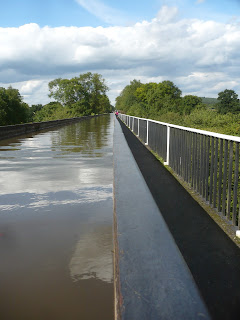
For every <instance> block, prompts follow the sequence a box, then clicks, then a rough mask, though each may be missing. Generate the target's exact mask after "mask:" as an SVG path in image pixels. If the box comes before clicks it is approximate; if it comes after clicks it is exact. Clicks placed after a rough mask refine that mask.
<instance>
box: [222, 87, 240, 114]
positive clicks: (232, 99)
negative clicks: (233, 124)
mask: <svg viewBox="0 0 240 320" xmlns="http://www.w3.org/2000/svg"><path fill="white" fill-rule="evenodd" d="M217 99H218V101H219V102H218V103H217V109H218V113H221V114H225V113H227V112H232V113H234V112H237V111H240V103H239V99H238V95H237V94H236V92H235V91H234V90H228V89H226V90H224V91H221V92H219V94H218V98H217Z"/></svg>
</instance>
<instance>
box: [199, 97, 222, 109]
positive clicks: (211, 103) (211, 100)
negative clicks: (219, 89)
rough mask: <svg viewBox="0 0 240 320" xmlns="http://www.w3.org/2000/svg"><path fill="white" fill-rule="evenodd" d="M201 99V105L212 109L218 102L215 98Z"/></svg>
mask: <svg viewBox="0 0 240 320" xmlns="http://www.w3.org/2000/svg"><path fill="white" fill-rule="evenodd" d="M201 99H202V103H204V104H206V105H208V106H210V107H214V106H215V104H216V103H217V102H218V100H217V99H216V98H206V97H201Z"/></svg>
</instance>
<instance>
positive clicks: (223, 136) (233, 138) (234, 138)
mask: <svg viewBox="0 0 240 320" xmlns="http://www.w3.org/2000/svg"><path fill="white" fill-rule="evenodd" d="M122 115H124V116H128V117H132V118H135V119H140V120H147V121H151V122H155V123H159V124H161V125H165V126H168V127H170V128H176V129H181V130H184V131H189V132H194V133H200V134H203V135H207V136H210V137H216V138H219V139H225V140H229V141H235V142H240V137H237V136H231V135H227V134H223V133H217V132H211V131H206V130H201V129H195V128H190V127H184V126H179V125H176V124H171V123H166V122H161V121H157V120H153V119H148V118H140V117H135V116H130V115H128V114H124V113H122Z"/></svg>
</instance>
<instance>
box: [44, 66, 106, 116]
mask: <svg viewBox="0 0 240 320" xmlns="http://www.w3.org/2000/svg"><path fill="white" fill-rule="evenodd" d="M48 86H49V91H50V94H49V97H52V98H54V99H55V100H56V101H57V102H59V103H61V104H62V105H63V106H64V107H68V108H69V109H71V110H72V114H73V115H75V116H76V115H78V116H80V115H88V114H92V113H93V114H99V113H105V112H111V111H112V106H111V104H110V101H109V99H108V97H107V95H106V92H107V91H108V87H107V86H106V84H105V80H104V79H103V78H102V76H101V75H100V74H98V73H94V74H93V73H91V72H88V73H85V74H80V75H79V77H75V78H72V79H61V78H58V79H55V80H53V81H51V82H49V84H48Z"/></svg>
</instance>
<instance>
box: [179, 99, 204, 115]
mask: <svg viewBox="0 0 240 320" xmlns="http://www.w3.org/2000/svg"><path fill="white" fill-rule="evenodd" d="M201 104H202V99H201V98H199V97H197V96H192V95H187V96H184V97H183V98H182V100H181V108H182V113H183V114H190V113H191V112H192V111H193V110H194V109H195V108H196V107H197V106H201Z"/></svg>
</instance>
